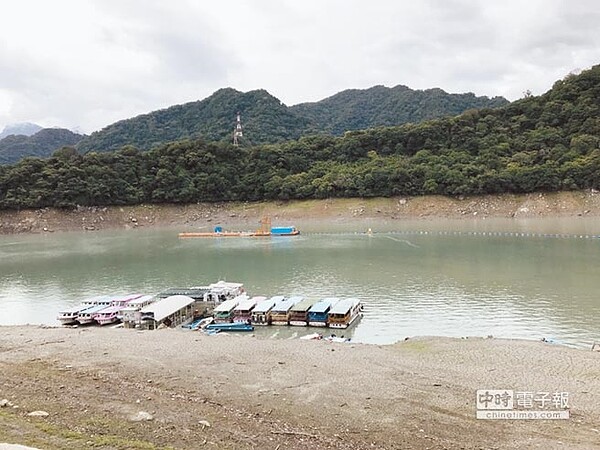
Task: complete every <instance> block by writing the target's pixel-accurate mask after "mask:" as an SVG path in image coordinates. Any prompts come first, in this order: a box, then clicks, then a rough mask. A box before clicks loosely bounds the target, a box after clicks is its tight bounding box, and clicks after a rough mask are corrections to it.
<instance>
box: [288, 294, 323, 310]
mask: <svg viewBox="0 0 600 450" xmlns="http://www.w3.org/2000/svg"><path fill="white" fill-rule="evenodd" d="M292 298H294V297H292ZM316 302H317V300H316V299H314V298H307V299H304V300H301V301H299V302H298V303H296V304H295V305H294V306H292V311H299V312H302V311H308V310H309V309H310V307H311V306H312V305H314V304H315V303H316Z"/></svg>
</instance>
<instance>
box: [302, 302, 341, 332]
mask: <svg viewBox="0 0 600 450" xmlns="http://www.w3.org/2000/svg"><path fill="white" fill-rule="evenodd" d="M339 301H340V299H339V298H334V297H329V298H324V299H323V300H321V301H318V302H317V303H315V304H314V305H313V306H312V307H311V308H310V309H309V310H308V325H309V326H311V327H326V326H327V318H328V316H329V310H330V309H331V307H332V306H333V305H335V304H336V303H337V302H339Z"/></svg>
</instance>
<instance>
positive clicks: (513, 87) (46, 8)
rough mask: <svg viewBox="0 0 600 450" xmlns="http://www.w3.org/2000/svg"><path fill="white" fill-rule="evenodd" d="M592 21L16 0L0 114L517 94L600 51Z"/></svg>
mask: <svg viewBox="0 0 600 450" xmlns="http://www.w3.org/2000/svg"><path fill="white" fill-rule="evenodd" d="M598 23H600V5H599V4H597V2H596V1H594V0H579V1H578V2H577V3H575V4H573V3H572V2H567V1H566V0H530V1H528V2H523V1H517V0H505V1H503V2H480V1H476V0H424V1H420V2H413V1H408V0H396V1H394V0H378V1H376V2H370V3H366V2H364V1H362V0H345V1H344V0H328V1H326V2H322V1H318V0H303V1H300V0H262V1H260V2H252V1H250V0H230V1H229V2H203V1H200V0H180V1H178V2H175V3H173V2H164V1H160V0H148V1H141V0H55V1H53V2H45V1H43V0H21V1H20V2H11V3H7V4H6V5H3V11H2V14H1V15H0V127H1V126H2V125H3V124H5V123H8V122H15V121H33V122H38V123H40V124H42V125H46V126H53V125H59V126H67V127H76V126H80V127H81V128H82V129H84V130H85V131H87V132H91V131H93V130H95V129H99V128H101V127H103V126H106V125H108V124H110V123H112V122H114V121H116V120H119V119H123V118H127V117H131V116H133V115H137V114H140V113H145V112H149V111H151V110H154V109H158V108H163V107H167V106H170V105H172V104H177V103H183V102H187V101H193V100H197V99H201V98H204V97H206V96H208V95H210V94H211V93H212V92H213V91H215V90H216V89H218V88H221V87H226V86H232V87H235V88H237V89H240V90H249V89H256V88H264V89H267V90H268V91H269V92H271V93H272V94H273V95H275V96H277V97H278V98H280V99H281V100H282V101H283V102H285V103H286V104H295V103H299V102H303V101H315V100H319V99H321V98H324V97H327V96H330V95H332V94H334V93H336V92H338V91H340V90H343V89H347V88H366V87H370V86H372V85H376V84H385V85H388V86H395V85H397V84H404V85H407V86H409V87H412V88H418V89H426V88H431V87H440V88H442V89H445V90H447V91H449V92H468V91H470V92H474V93H476V94H478V95H490V96H493V95H504V96H506V97H508V98H509V99H516V98H519V97H520V96H521V95H522V93H523V91H525V90H527V89H530V90H531V91H533V93H535V94H541V93H543V92H545V91H546V90H548V89H549V88H550V87H551V86H552V84H553V82H554V81H555V80H556V79H558V78H561V77H563V76H564V75H566V74H567V73H569V72H571V71H572V70H575V69H582V68H586V67H589V66H591V65H593V64H597V63H599V62H600V31H599V30H600V28H599V27H598V26H597V24H598Z"/></svg>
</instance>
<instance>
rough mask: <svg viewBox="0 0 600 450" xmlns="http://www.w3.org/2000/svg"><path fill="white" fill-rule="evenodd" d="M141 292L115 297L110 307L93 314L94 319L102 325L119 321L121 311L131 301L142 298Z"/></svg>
mask: <svg viewBox="0 0 600 450" xmlns="http://www.w3.org/2000/svg"><path fill="white" fill-rule="evenodd" d="M141 296H142V295H141V294H131V295H125V296H120V297H116V298H113V300H112V301H111V302H110V306H109V307H108V308H105V309H103V310H102V311H100V312H99V313H97V314H95V315H94V316H93V318H94V320H95V321H96V322H98V323H99V324H100V325H108V324H111V323H115V322H118V321H119V313H120V312H121V310H123V308H125V307H126V306H127V305H128V304H129V302H131V301H132V300H135V299H137V298H140V297H141Z"/></svg>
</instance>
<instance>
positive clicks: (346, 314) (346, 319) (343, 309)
mask: <svg viewBox="0 0 600 450" xmlns="http://www.w3.org/2000/svg"><path fill="white" fill-rule="evenodd" d="M361 311H362V305H361V303H360V300H359V299H357V298H346V299H343V300H340V301H339V302H337V303H336V304H335V305H334V306H333V307H332V308H331V309H330V310H329V314H328V316H327V325H328V326H329V327H330V328H348V327H349V326H350V325H352V323H354V321H356V320H357V319H359V318H360V317H361V314H360V312H361Z"/></svg>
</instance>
